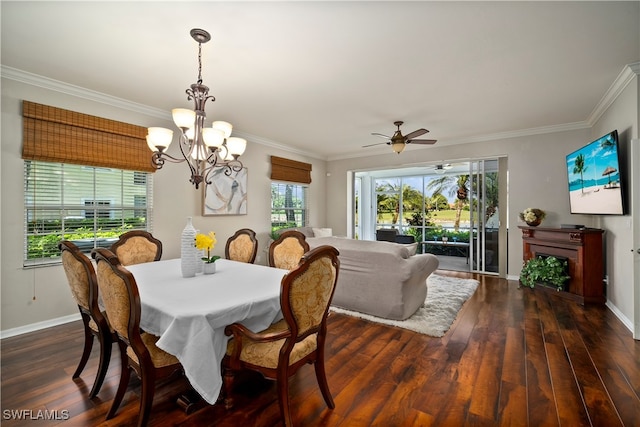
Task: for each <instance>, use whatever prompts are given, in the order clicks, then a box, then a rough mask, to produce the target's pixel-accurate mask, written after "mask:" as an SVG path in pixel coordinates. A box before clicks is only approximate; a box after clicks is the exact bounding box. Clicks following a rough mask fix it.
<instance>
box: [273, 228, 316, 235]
mask: <svg viewBox="0 0 640 427" xmlns="http://www.w3.org/2000/svg"><path fill="white" fill-rule="evenodd" d="M291 230H294V231H299V232H301V233H302V234H304V237H313V228H311V227H291V228H281V229H280V230H278V236H279V235H280V234H282V233H284V232H285V231H291Z"/></svg>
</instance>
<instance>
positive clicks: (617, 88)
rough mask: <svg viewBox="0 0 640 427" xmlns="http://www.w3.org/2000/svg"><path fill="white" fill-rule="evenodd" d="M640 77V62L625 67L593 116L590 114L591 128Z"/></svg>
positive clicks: (595, 109) (597, 106) (597, 105)
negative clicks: (632, 82)
mask: <svg viewBox="0 0 640 427" xmlns="http://www.w3.org/2000/svg"><path fill="white" fill-rule="evenodd" d="M638 75H640V62H634V63H632V64H629V65H625V66H624V68H623V69H622V71H621V72H620V74H618V77H616V79H615V80H614V81H613V83H612V84H611V86H610V87H609V89H607V91H606V92H605V94H604V96H603V97H602V99H601V100H600V102H598V103H597V104H596V106H595V108H594V109H593V111H592V112H591V114H589V117H588V118H587V123H589V126H593V125H594V124H595V123H596V122H597V121H598V120H600V117H602V115H603V114H604V112H605V111H607V109H608V108H609V107H611V104H613V102H614V101H615V100H616V98H618V96H620V94H621V93H622V91H623V90H624V89H625V88H626V87H627V85H628V84H629V83H631V81H632V80H633V79H634V78H635V77H636V76H638Z"/></svg>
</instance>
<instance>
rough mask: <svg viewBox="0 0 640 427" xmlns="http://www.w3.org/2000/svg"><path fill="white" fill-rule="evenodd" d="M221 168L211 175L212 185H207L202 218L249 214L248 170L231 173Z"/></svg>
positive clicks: (204, 191)
mask: <svg viewBox="0 0 640 427" xmlns="http://www.w3.org/2000/svg"><path fill="white" fill-rule="evenodd" d="M226 172H228V169H227V168H224V167H221V168H217V169H215V170H214V171H212V173H211V184H205V186H204V190H203V200H202V216H218V215H246V214H247V174H248V171H247V168H246V167H243V168H242V169H240V170H239V171H237V172H236V171H231V173H230V174H229V175H227V173H226Z"/></svg>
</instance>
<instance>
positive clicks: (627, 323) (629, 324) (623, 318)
mask: <svg viewBox="0 0 640 427" xmlns="http://www.w3.org/2000/svg"><path fill="white" fill-rule="evenodd" d="M605 305H606V306H607V308H608V309H609V310H611V312H612V313H613V314H614V315H615V316H616V317H617V318H618V319H619V320H620V321H621V322H622V324H623V325H624V326H626V327H627V329H629V331H631V333H632V334H633V322H632V321H631V320H629V319H627V316H625V315H624V314H623V313H622V312H621V311H620V310H619V309H618V307H616V306H615V305H614V304H613V303H612V302H611V301H610V300H607V302H606V304H605Z"/></svg>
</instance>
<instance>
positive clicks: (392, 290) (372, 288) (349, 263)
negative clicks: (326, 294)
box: [306, 237, 438, 320]
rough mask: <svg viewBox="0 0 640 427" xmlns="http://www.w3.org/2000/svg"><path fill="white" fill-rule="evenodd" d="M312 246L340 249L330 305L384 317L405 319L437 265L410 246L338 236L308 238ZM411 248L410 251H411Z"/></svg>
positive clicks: (419, 300)
mask: <svg viewBox="0 0 640 427" xmlns="http://www.w3.org/2000/svg"><path fill="white" fill-rule="evenodd" d="M306 240H307V242H308V243H309V247H310V248H311V249H313V248H315V247H318V246H321V245H331V246H333V247H335V248H336V249H338V251H340V255H339V258H340V272H339V274H338V284H337V286H336V291H335V294H334V296H333V302H332V305H335V306H337V307H342V308H346V309H348V310H355V311H359V312H361V313H367V314H371V315H374V316H378V317H384V318H387V319H394V320H404V319H407V318H408V317H410V316H411V315H412V314H413V313H415V312H416V310H417V309H418V308H419V307H420V306H421V305H422V303H424V300H425V298H426V297H427V284H426V281H427V277H428V276H429V275H430V274H431V273H433V272H434V271H435V270H436V269H437V268H438V258H436V256H435V255H432V254H418V255H412V254H411V252H415V249H414V248H413V247H410V246H407V245H402V244H398V243H391V242H379V241H369V240H352V239H347V238H341V237H307V239H306ZM412 249H413V250H412Z"/></svg>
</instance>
